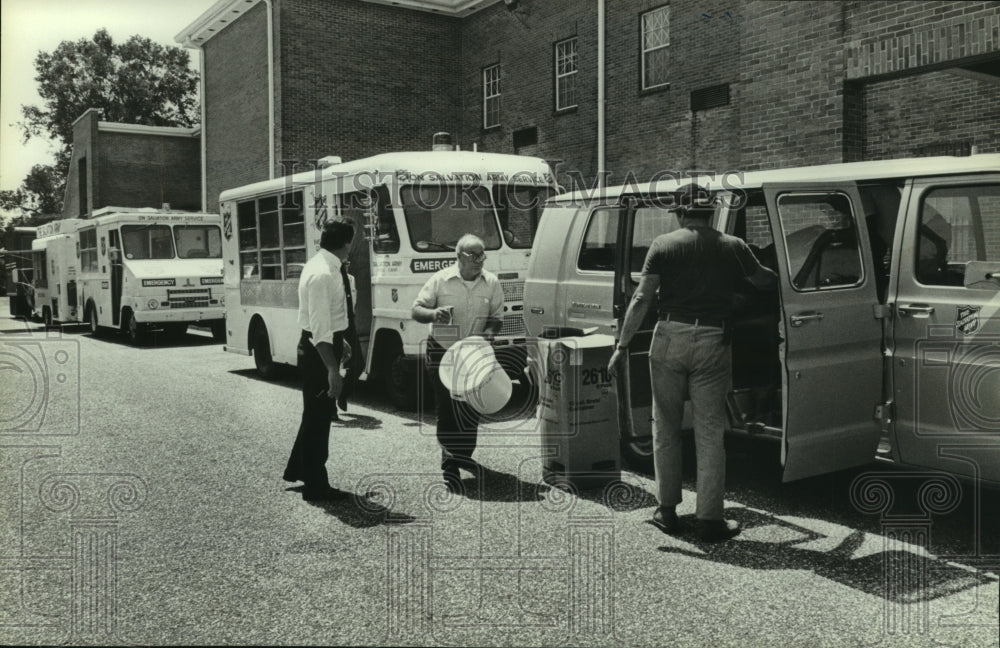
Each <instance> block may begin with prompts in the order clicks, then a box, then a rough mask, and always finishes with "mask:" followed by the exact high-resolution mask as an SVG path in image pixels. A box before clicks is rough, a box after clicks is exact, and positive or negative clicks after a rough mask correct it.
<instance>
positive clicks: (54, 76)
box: [3, 29, 198, 213]
mask: <svg viewBox="0 0 1000 648" xmlns="http://www.w3.org/2000/svg"><path fill="white" fill-rule="evenodd" d="M189 62H190V55H189V54H188V51H187V50H185V49H183V48H181V47H176V46H172V45H160V44H159V43H154V42H153V41H151V40H150V39H148V38H144V37H142V36H132V37H131V38H129V39H128V40H127V41H125V42H124V43H121V44H116V43H115V42H114V41H113V40H112V39H111V36H110V34H108V32H107V31H106V30H104V29H100V30H98V31H97V33H95V34H94V37H93V38H92V39H90V40H88V39H86V38H81V39H80V40H78V41H75V42H74V41H63V42H62V43H60V44H59V45H58V46H57V47H56V48H55V50H53V51H52V52H39V53H38V56H36V57H35V72H36V73H37V75H36V76H35V81H37V82H38V94H39V95H40V96H41V98H42V100H43V105H42V106H40V107H39V106H35V105H31V106H21V114H22V116H23V117H24V120H23V121H21V122H19V123H18V126H20V127H21V129H22V132H23V134H24V141H25V142H27V141H28V140H30V139H31V138H32V137H48V138H51V139H55V140H57V141H58V142H59V143H60V145H61V149H60V150H59V152H58V153H57V154H56V160H55V164H54V165H53V167H49V168H53V169H54V174H55V176H56V177H57V178H58V182H55V183H54V184H53V188H56V187H58V188H59V190H58V191H57V192H55V195H56V196H57V197H58V201H59V204H58V208H57V209H56V210H55V212H54V213H59V212H61V211H62V204H61V203H62V189H61V187H63V186H65V180H66V175H67V171H68V169H69V160H70V157H71V147H72V145H73V122H74V121H75V120H76V119H77V118H78V117H79V116H80V115H82V114H83V113H84V112H85V111H86V110H88V109H89V108H96V109H98V110H99V111H100V113H101V118H102V119H104V120H106V121H112V122H120V123H126V124H143V125H146V126H192V125H194V124H195V123H197V121H198V99H197V89H198V73H197V72H195V71H194V70H192V69H191V68H190V66H189ZM38 168H39V166H36V167H34V168H33V169H32V173H31V174H29V175H28V177H27V178H25V181H24V183H22V185H21V188H20V189H18V190H17V191H20V192H22V194H21V198H24V199H26V200H28V202H27V203H25V202H24V201H17V200H15V198H16V197H15V196H13V195H11V196H6V195H5V196H4V197H3V201H4V206H5V207H4V208H7V207H6V205H7V204H8V199H10V200H11V201H14V202H16V208H17V209H22V206H23V205H25V204H28V205H29V206H30V205H35V203H32V202H31V200H30V199H31V198H32V196H35V197H38V198H40V197H41V196H42V195H43V194H42V193H38V192H35V193H33V192H34V191H35V190H34V189H32V186H34V187H36V188H39V185H36V184H32V183H29V180H31V179H32V175H33V174H34V175H36V176H39V175H40V174H42V172H38V173H37V174H36V170H37V169H38ZM37 179H39V177H36V180H37ZM17 191H15V192H9V191H8V192H3V193H4V194H16V193H17ZM46 207H48V206H47V205H46ZM28 211H29V212H30V211H31V208H29V210H28Z"/></svg>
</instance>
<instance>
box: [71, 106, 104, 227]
mask: <svg viewBox="0 0 1000 648" xmlns="http://www.w3.org/2000/svg"><path fill="white" fill-rule="evenodd" d="M100 118H101V115H100V113H99V112H98V111H97V110H95V109H90V110H88V111H87V112H85V113H84V114H83V115H81V116H80V118H79V119H77V121H76V123H75V124H74V125H73V153H72V155H71V157H70V162H69V173H68V174H67V177H66V193H65V194H64V195H63V211H62V218H79V217H81V216H84V215H86V214H89V213H90V212H91V211H93V204H94V202H93V201H94V192H93V190H92V189H91V187H92V186H93V184H94V182H95V177H94V173H95V172H96V170H97V169H98V165H96V164H94V155H93V149H94V146H95V143H96V141H97V122H98V120H99V119H100ZM81 159H82V160H85V163H84V164H85V166H86V168H87V172H86V183H87V196H86V203H87V204H86V205H81V204H80V203H81V201H80V174H79V169H80V160H81Z"/></svg>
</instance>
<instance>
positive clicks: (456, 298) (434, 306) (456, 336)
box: [411, 234, 503, 493]
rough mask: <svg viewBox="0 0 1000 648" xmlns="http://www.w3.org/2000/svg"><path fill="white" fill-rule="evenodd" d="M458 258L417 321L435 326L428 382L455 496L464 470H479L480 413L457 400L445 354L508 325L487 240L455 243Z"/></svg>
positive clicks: (430, 291) (431, 284)
mask: <svg viewBox="0 0 1000 648" xmlns="http://www.w3.org/2000/svg"><path fill="white" fill-rule="evenodd" d="M455 251H456V253H457V256H458V259H457V260H456V261H457V262H456V263H455V264H454V265H451V266H449V267H447V268H444V269H443V270H439V271H438V272H436V273H435V274H434V275H433V276H431V278H430V279H428V280H427V283H425V284H424V286H423V288H421V289H420V293H419V294H418V295H417V298H416V300H414V302H413V309H412V313H411V314H412V317H413V319H415V320H416V321H418V322H423V323H425V324H430V325H431V326H430V335H429V336H428V338H427V380H428V382H429V383H430V384H431V385H432V387H433V389H434V404H435V408H436V410H437V438H438V443H440V444H441V470H442V472H443V473H444V480H445V484H446V485H447V486H448V489H449V490H450V491H451V492H456V493H457V492H461V491H462V482H461V480H460V478H459V472H458V469H459V468H460V467H462V468H466V469H467V470H475V463H474V462H473V461H472V452H473V451H474V450H475V449H476V439H477V436H478V431H479V412H477V411H476V410H475V409H473V408H472V407H471V406H470V405H469V404H468V403H466V402H464V401H459V400H455V399H453V398H452V397H451V393H450V392H449V391H448V387H446V386H445V384H444V383H443V382H441V377H440V376H439V375H438V368H439V367H440V366H441V359H442V358H443V357H444V354H445V352H446V351H447V350H448V348H450V347H451V346H452V345H453V344H455V343H457V342H458V341H459V340H462V339H464V338H467V337H469V336H470V335H480V336H484V337H489V336H491V335H494V334H496V333H497V332H499V331H500V329H501V327H502V326H503V320H502V319H501V318H502V317H503V287H502V286H501V285H500V280H499V279H498V278H497V276H496V275H495V274H493V273H492V272H489V271H488V270H484V269H483V263H485V262H486V252H485V249H484V244H483V240H482V239H481V238H479V237H478V236H475V235H474V234H465V235H464V236H462V238H460V239H458V242H457V243H456V244H455Z"/></svg>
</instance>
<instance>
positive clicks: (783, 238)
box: [763, 183, 882, 481]
mask: <svg viewBox="0 0 1000 648" xmlns="http://www.w3.org/2000/svg"><path fill="white" fill-rule="evenodd" d="M763 189H764V196H765V199H766V203H767V210H768V218H769V220H770V223H771V230H772V234H773V236H774V243H775V249H776V252H777V257H778V268H779V276H780V280H779V286H780V291H781V301H782V328H783V331H784V333H783V337H784V362H783V365H784V366H783V370H784V376H783V408H782V409H783V417H782V418H783V426H782V428H783V438H782V453H781V455H782V464H783V466H784V473H783V480H784V481H792V480H795V479H801V478H804V477H810V476H813V475H820V474H823V473H827V472H831V471H834V470H840V469H843V468H849V467H851V466H857V465H863V464H866V463H868V462H870V461H872V460H873V459H874V457H875V452H876V450H877V448H878V441H879V437H880V431H879V429H878V427H877V426H876V425H875V424H874V422H873V421H872V415H873V413H874V408H875V406H876V405H877V404H878V403H879V402H881V397H882V394H881V391H882V353H881V349H882V347H881V345H882V320H881V319H878V316H879V315H878V313H879V312H880V311H879V309H878V296H877V292H876V279H875V271H874V263H873V261H872V256H871V249H870V246H869V241H868V236H867V231H866V227H865V220H864V210H863V208H862V203H861V197H860V195H859V193H858V189H857V187H856V186H855V185H854V183H837V184H826V183H812V184H809V185H808V186H806V185H795V184H782V185H764V187H763Z"/></svg>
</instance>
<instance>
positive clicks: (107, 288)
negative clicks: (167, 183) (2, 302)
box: [32, 207, 225, 344]
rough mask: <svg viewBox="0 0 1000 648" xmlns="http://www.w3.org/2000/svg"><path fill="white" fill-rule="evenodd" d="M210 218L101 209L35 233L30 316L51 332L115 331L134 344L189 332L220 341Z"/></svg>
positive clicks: (217, 261) (218, 250)
mask: <svg viewBox="0 0 1000 648" xmlns="http://www.w3.org/2000/svg"><path fill="white" fill-rule="evenodd" d="M220 222H221V221H220V218H219V216H218V215H217V214H202V213H191V212H182V211H172V210H169V209H153V208H128V207H105V208H103V209H98V210H96V211H95V212H94V214H93V217H91V218H86V219H83V218H67V219H62V220H56V221H52V222H51V223H47V224H45V225H42V226H40V227H39V228H38V238H36V239H35V240H34V241H33V243H32V250H33V254H34V257H35V258H34V264H33V265H34V270H35V273H34V288H35V310H36V312H37V313H38V315H40V316H41V317H42V319H43V320H44V321H45V323H46V325H49V326H51V325H52V324H54V323H56V322H63V323H72V322H86V323H87V324H88V325H89V327H90V330H91V332H92V333H93V334H95V335H98V334H100V333H101V332H102V330H103V329H105V328H108V327H110V328H115V329H119V330H121V331H122V332H123V333H124V334H125V335H126V336H127V337H128V338H129V340H130V341H131V342H132V343H133V344H140V343H142V342H143V341H145V337H146V334H147V333H148V332H149V331H150V330H152V329H158V330H162V331H166V332H168V333H172V334H182V333H183V332H184V331H186V330H187V326H188V325H189V324H194V323H198V324H201V325H205V326H209V327H211V330H212V333H213V336H215V338H216V339H220V340H221V339H224V338H223V337H222V336H224V335H225V324H224V322H223V319H224V317H225V306H224V299H225V297H224V296H223V290H222V233H221V230H220V228H219V225H220Z"/></svg>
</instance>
